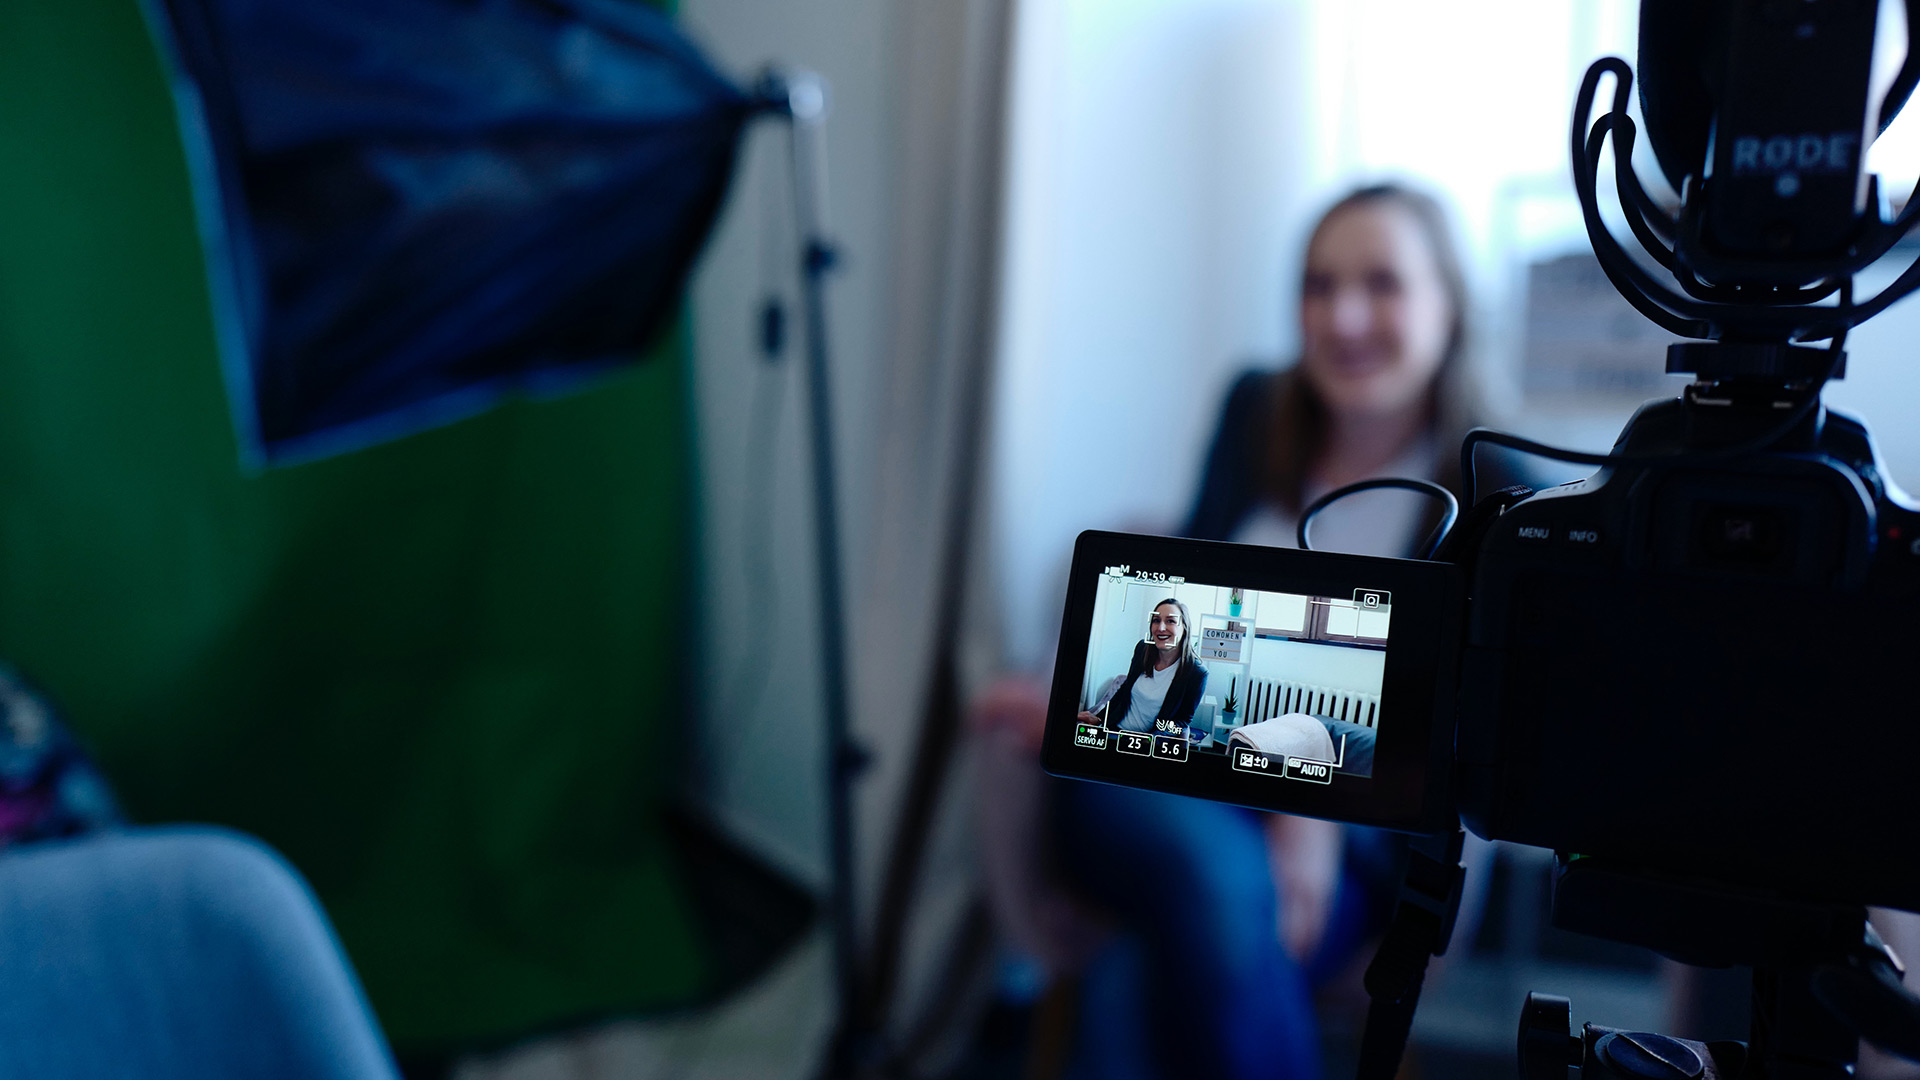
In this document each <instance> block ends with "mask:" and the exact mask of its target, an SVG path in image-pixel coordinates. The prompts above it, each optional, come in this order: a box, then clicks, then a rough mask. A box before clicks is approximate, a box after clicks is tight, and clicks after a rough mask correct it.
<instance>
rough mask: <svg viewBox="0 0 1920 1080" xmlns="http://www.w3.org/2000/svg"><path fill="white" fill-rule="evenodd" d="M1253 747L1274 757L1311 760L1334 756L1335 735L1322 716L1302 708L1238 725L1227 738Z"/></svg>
mask: <svg viewBox="0 0 1920 1080" xmlns="http://www.w3.org/2000/svg"><path fill="white" fill-rule="evenodd" d="M1236 743H1238V744H1240V745H1243V746H1247V747H1251V748H1252V749H1255V750H1258V751H1260V752H1261V753H1263V754H1265V755H1267V756H1268V757H1271V758H1289V757H1297V758H1306V759H1307V760H1309V761H1332V760H1334V752H1333V737H1332V736H1330V735H1328V734H1327V727H1326V725H1325V724H1322V723H1321V722H1320V721H1319V720H1316V719H1314V718H1313V717H1312V716H1309V715H1308V714H1306V713H1303V712H1291V713H1283V714H1281V715H1280V716H1276V717H1274V718H1273V719H1271V720H1262V721H1260V722H1259V723H1257V724H1248V725H1247V726H1246V727H1243V728H1237V729H1235V730H1234V733H1233V735H1232V736H1231V737H1230V738H1228V739H1227V748H1228V749H1229V750H1231V749H1232V748H1233V746H1234V744H1236Z"/></svg>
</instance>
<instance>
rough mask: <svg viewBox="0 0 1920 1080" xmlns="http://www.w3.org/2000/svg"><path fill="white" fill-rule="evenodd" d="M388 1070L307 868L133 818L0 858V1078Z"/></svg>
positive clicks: (383, 1077)
mask: <svg viewBox="0 0 1920 1080" xmlns="http://www.w3.org/2000/svg"><path fill="white" fill-rule="evenodd" d="M267 1076H271V1077H276V1078H285V1080H394V1077H395V1071H394V1066H393V1060H392V1057H391V1056H390V1054H389V1053H388V1051H387V1046H386V1041H385V1040H384V1039H383V1038H382V1037H381V1035H380V1030H379V1028H378V1027H377V1026H376V1025H375V1023H374V1021H373V1017H372V1014H371V1013H370V1012H369V1011H368V1009H367V1003H366V999H365V998H364V996H363V995H362V994H361V991H360V985H359V982H358V981H357V980H356V979H355V978H354V976H353V972H352V969H351V968H349V967H348V966H347V962H346V958H345V956H344V955H342V953H341V951H340V945H339V942H338V941H337V940H336V939H335V938H334V935H333V930H332V927H331V926H330V925H329V924H328V923H327V920H326V916H324V915H323V914H321V912H320V908H319V906H318V904H316V903H315V902H314V899H313V895H312V893H310V892H309V891H308V890H307V887H306V885H305V883H304V882H302V881H301V880H300V878H299V877H298V876H297V875H296V874H295V873H294V872H293V870H292V869H291V868H290V867H289V866H287V864H286V863H285V862H284V861H282V860H281V859H280V857H279V856H278V855H276V854H274V853H273V852H272V851H270V850H268V849H267V848H266V847H265V846H264V845H262V844H260V843H258V842H257V841H254V840H250V839H248V838H246V837H243V836H240V835H238V834H235V833H231V832H226V831H223V830H217V829H207V828H166V829H141V830H130V831H127V832H114V833H101V834H95V835H93V836H91V837H87V838H85V839H79V840H70V841H59V842H50V843H44V844H36V845H33V846H30V847H25V848H20V849H18V850H14V851H9V852H6V853H4V854H0V1080H15V1078H19V1080H42V1078H48V1077H57V1078H60V1080H83V1078H92V1077H101V1078H106V1077H113V1078H115V1080H187V1078H190V1077H191V1078H195V1080H225V1078H229V1077H232V1078H240V1077H267Z"/></svg>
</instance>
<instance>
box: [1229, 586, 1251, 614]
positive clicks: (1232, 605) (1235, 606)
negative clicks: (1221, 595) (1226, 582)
mask: <svg viewBox="0 0 1920 1080" xmlns="http://www.w3.org/2000/svg"><path fill="white" fill-rule="evenodd" d="M1246 599H1247V597H1246V594H1245V593H1242V592H1241V591H1240V590H1239V589H1235V590H1233V595H1232V596H1229V597H1228V598H1227V614H1229V615H1232V616H1233V617H1234V618H1236V619H1237V618H1239V617H1240V605H1241V604H1243V603H1245V602H1246Z"/></svg>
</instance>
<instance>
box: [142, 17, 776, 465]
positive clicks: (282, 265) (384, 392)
mask: <svg viewBox="0 0 1920 1080" xmlns="http://www.w3.org/2000/svg"><path fill="white" fill-rule="evenodd" d="M152 5H153V6H152V8H151V9H150V17H151V18H152V21H153V22H154V24H155V28H156V31H157V32H158V36H159V38H160V39H161V40H162V42H163V51H165V52H168V53H170V54H171V56H170V59H171V61H172V68H173V71H172V76H173V82H174V92H175V98H176V102H177V106H178V109H179V112H180V118H181V127H182V130H183V132H184V133H185V137H186V144H187V153H188V159H189V162H190V165H191V168H192V169H193V171H194V174H195V175H194V181H195V183H194V186H195V196H196V200H197V203H198V205H197V211H198V216H199V219H200V224H201V229H202V232H203V239H204V241H205V247H206V250H207V262H208V270H209V275H210V277H211V284H212V294H213V298H214V306H215V313H214V314H215V320H216V323H217V324H218V328H219V335H220V339H221V341H220V348H221V354H222V362H223V364H224V366H225V370H226V378H227V385H228V391H229V396H230V398H231V401H232V405H233V411H234V420H235V426H236V428H237V431H238V435H239V441H240V448H241V455H242V458H243V459H244V460H246V461H247V462H248V463H249V464H252V465H256V466H257V465H262V464H269V465H270V464H283V463H290V462H297V461H302V460H307V459H311V458H314V457H319V456H324V455H327V454H332V453H337V452H340V451H343V450H349V449H353V448H356V447H359V446H363V445H366V444H368V443H372V442H378V441H381V440H385V439H389V438H393V437H397V436H399V435H403V434H407V433H409V432H411V431H415V430H418V429H420V428H423V427H429V426H432V425H436V424H441V423H446V422H448V421H451V420H455V419H459V418H461V417H463V416H467V415H470V414H473V413H476V412H479V411H481V410H483V409H486V408H487V407H489V406H490V405H492V404H493V403H494V402H495V401H497V400H498V399H499V398H500V397H501V396H502V395H504V394H510V393H515V392H525V393H532V394H547V393H553V392H557V391H561V390H565V389H568V388H570V387H571V386H573V385H575V384H577V383H579V382H580V381H581V380H583V379H585V378H588V377H590V376H592V375H593V374H595V373H597V372H599V371H602V370H604V369H606V368H608V367H610V366H613V365H618V364H622V363H626V362H631V361H632V360H634V359H635V358H636V357H638V356H639V355H640V354H641V350H642V347H643V346H644V345H645V344H646V343H647V342H648V341H649V339H650V338H651V337H652V336H653V335H654V334H655V333H656V332H657V331H658V330H659V329H660V328H661V326H662V324H663V323H664V322H665V321H666V320H667V319H669V318H670V317H671V316H672V315H673V313H674V311H675V308H676V306H677V302H678V298H679V296H680V291H681V285H682V282H683V280H684V278H685V276H686V273H687V271H688V269H689V266H690V264H691V263H692V261H693V259H694V257H695V255H696V254H697V252H698V251H699V249H700V246H701V244H702V242H703V241H704V239H705V237H706V235H707V233H708V231H709V229H710V227H711V225H712V222H713V218H714V215H715V212H716V210H717V208H718V205H719V202H720V198H721V195H722V193H723V191H724V189H725V187H726V183H727V180H728V176H729V174H730V172H731V170H732V166H733V159H734V153H735V148H736V145H737V142H738V138H739V134H740V129H741V127H742V125H743V123H744V121H745V120H746V118H747V116H748V115H749V113H750V112H751V111H752V104H751V102H750V99H749V98H748V97H747V96H746V95H744V94H742V93H741V92H740V91H739V90H737V89H735V88H734V87H733V86H732V85H730V84H729V83H728V82H727V81H726V80H725V79H723V78H721V77H720V76H719V75H718V74H716V73H715V72H714V70H713V69H712V68H711V67H710V66H709V65H708V64H707V63H706V61H705V60H704V59H702V57H701V56H700V55H699V54H698V53H697V52H696V51H695V50H694V49H693V48H692V47H691V46H690V45H689V44H688V43H687V42H686V41H685V40H683V39H682V38H681V37H680V36H679V35H678V33H677V32H676V31H675V30H674V28H673V27H672V25H671V24H670V23H669V22H668V21H667V20H666V19H665V18H664V17H662V16H660V15H659V14H658V13H656V12H654V11H652V10H650V9H648V8H646V7H644V6H642V5H639V4H633V3H626V2H621V0H477V2H462V0H326V2H325V3H305V2H300V0H152Z"/></svg>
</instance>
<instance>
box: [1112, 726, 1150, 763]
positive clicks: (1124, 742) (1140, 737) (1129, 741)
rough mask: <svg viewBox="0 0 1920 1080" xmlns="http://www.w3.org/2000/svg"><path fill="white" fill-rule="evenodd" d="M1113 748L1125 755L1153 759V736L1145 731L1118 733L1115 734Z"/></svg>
mask: <svg viewBox="0 0 1920 1080" xmlns="http://www.w3.org/2000/svg"><path fill="white" fill-rule="evenodd" d="M1113 748H1114V749H1115V750H1118V751H1120V752H1121V753H1123V754H1137V755H1139V756H1140V757H1152V756H1153V736H1151V735H1149V734H1147V733H1146V732H1144V731H1116V732H1114V734H1113Z"/></svg>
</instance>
